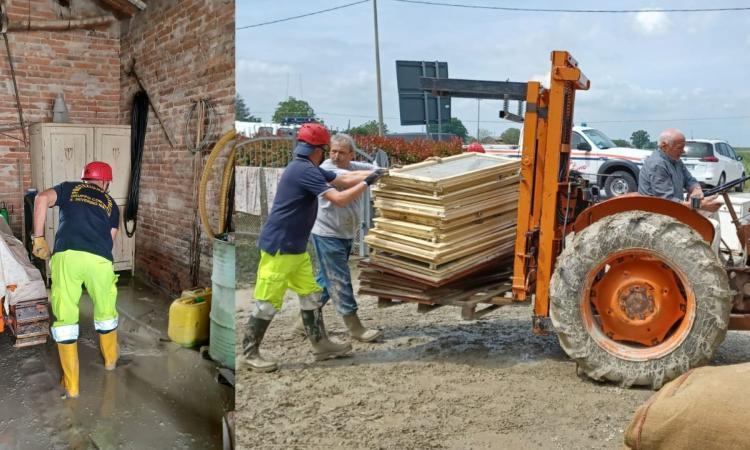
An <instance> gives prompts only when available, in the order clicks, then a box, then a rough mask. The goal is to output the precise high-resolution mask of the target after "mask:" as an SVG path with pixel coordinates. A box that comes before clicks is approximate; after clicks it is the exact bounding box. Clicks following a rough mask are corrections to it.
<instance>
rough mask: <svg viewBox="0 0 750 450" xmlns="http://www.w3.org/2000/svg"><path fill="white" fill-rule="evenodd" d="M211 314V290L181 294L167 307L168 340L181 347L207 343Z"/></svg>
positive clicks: (188, 291)
mask: <svg viewBox="0 0 750 450" xmlns="http://www.w3.org/2000/svg"><path fill="white" fill-rule="evenodd" d="M210 312H211V288H203V289H192V290H186V291H183V292H182V297H180V298H178V299H176V300H175V301H173V302H172V305H171V306H170V307H169V327H168V328H167V334H168V335H169V338H170V339H171V340H172V341H173V342H175V343H177V344H180V345H182V346H183V347H195V346H196V345H200V344H202V343H204V342H206V341H208V330H209V325H210V319H209V313H210Z"/></svg>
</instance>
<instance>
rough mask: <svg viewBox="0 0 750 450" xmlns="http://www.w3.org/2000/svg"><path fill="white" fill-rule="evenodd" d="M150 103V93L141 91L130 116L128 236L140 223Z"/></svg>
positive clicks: (125, 223) (126, 210)
mask: <svg viewBox="0 0 750 450" xmlns="http://www.w3.org/2000/svg"><path fill="white" fill-rule="evenodd" d="M148 105H149V101H148V94H146V93H145V92H144V91H139V92H137V93H136V94H135V95H134V96H133V110H132V114H131V118H130V186H129V188H128V204H127V205H126V206H125V216H124V218H123V223H124V225H125V233H126V234H127V235H128V237H133V235H134V234H135V229H136V227H137V224H138V220H137V216H138V185H139V184H140V181H141V159H142V158H143V144H144V142H145V141H146V128H147V127H148ZM128 222H133V228H132V229H130V230H129V229H128Z"/></svg>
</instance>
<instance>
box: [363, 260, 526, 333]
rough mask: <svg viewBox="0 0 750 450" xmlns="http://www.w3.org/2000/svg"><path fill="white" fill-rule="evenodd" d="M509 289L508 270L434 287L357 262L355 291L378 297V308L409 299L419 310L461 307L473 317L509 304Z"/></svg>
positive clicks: (468, 317)
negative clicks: (358, 274) (507, 295)
mask: <svg viewBox="0 0 750 450" xmlns="http://www.w3.org/2000/svg"><path fill="white" fill-rule="evenodd" d="M510 289H511V283H510V272H509V271H504V272H495V271H493V272H490V273H489V274H488V273H484V274H479V275H474V276H468V277H463V278H461V279H459V280H457V281H455V282H453V283H451V284H449V285H446V286H442V287H433V286H429V285H426V284H424V283H422V282H421V281H420V280H414V279H410V278H406V277H403V276H397V275H393V274H392V273H389V272H386V271H383V270H382V269H380V268H379V267H378V266H375V265H373V264H371V263H370V262H369V261H367V260H363V261H361V262H360V287H359V290H358V293H359V294H367V295H373V296H375V297H377V298H378V306H379V307H387V306H391V305H393V304H395V303H403V302H410V303H416V304H417V310H418V311H420V312H429V311H431V310H433V309H435V308H438V307H441V306H446V305H451V306H458V307H460V308H461V316H462V317H463V318H464V319H466V320H472V319H476V318H478V317H481V316H483V315H485V314H487V313H489V312H491V311H493V310H495V309H497V308H499V307H500V306H503V305H509V304H511V303H512V299H510V298H507V297H505V296H504V295H505V294H507V293H509V292H510ZM480 306H483V308H481V309H480Z"/></svg>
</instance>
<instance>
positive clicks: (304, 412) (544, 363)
mask: <svg viewBox="0 0 750 450" xmlns="http://www.w3.org/2000/svg"><path fill="white" fill-rule="evenodd" d="M250 292H251V291H250V290H243V291H239V293H240V295H239V296H238V307H239V308H240V311H239V312H238V319H239V322H238V323H239V324H241V323H243V321H244V319H245V318H246V317H247V314H248V313H249V295H250ZM359 303H360V315H361V317H362V318H363V320H364V321H365V322H366V324H367V325H370V326H379V327H381V328H382V329H383V330H384V332H385V336H384V339H383V341H382V343H376V344H363V343H358V342H354V343H353V345H354V355H353V356H352V357H350V358H345V359H339V360H334V361H326V362H315V361H314V360H313V358H312V355H311V353H310V350H309V346H308V344H307V342H306V341H305V340H304V339H303V338H302V337H298V336H295V335H294V334H293V332H292V327H293V324H294V320H295V319H296V318H297V317H298V309H297V308H298V306H297V301H296V299H294V297H293V296H289V300H288V301H287V303H286V304H285V305H284V309H283V311H282V312H281V313H280V314H279V315H278V316H277V317H276V318H275V319H274V322H273V323H272V325H271V327H270V328H269V331H268V334H267V337H266V340H265V341H264V343H263V347H262V350H263V351H264V353H265V355H267V356H270V357H273V358H276V359H277V360H279V361H280V362H281V368H280V370H279V371H278V372H275V373H271V374H256V373H250V372H249V371H238V372H237V380H238V385H237V386H238V387H237V397H236V402H237V411H238V413H237V431H236V433H237V441H238V444H239V447H238V448H242V449H251V448H347V449H348V448H353V449H354V448H368V449H369V448H375V449H402V448H420V449H504V448H507V449H537V448H541V449H584V448H591V449H616V448H619V447H620V445H621V443H622V435H623V431H624V429H625V427H626V426H627V424H628V422H629V421H630V418H631V416H632V414H633V412H634V411H635V409H636V408H637V407H638V406H639V405H640V404H641V403H642V402H644V401H645V400H646V399H647V398H648V397H649V396H650V395H651V394H652V391H651V390H648V389H621V388H619V387H618V386H615V385H611V384H603V383H597V382H593V381H591V380H589V379H587V378H585V377H582V376H578V375H577V374H576V365H575V363H573V362H572V361H570V360H569V359H568V358H567V356H566V355H565V354H564V353H563V351H562V349H561V348H560V347H559V345H558V343H557V339H556V337H555V336H554V335H550V336H536V335H534V334H532V332H531V321H530V316H531V309H530V308H529V307H528V306H512V307H505V308H500V309H498V310H496V311H494V312H492V313H490V314H488V315H487V316H485V317H483V318H482V319H480V320H477V321H463V320H461V318H460V310H459V309H457V308H451V307H443V308H439V309H437V310H434V311H432V312H429V313H427V314H421V313H417V311H416V306H415V305H413V304H404V305H399V306H394V307H390V308H381V309H379V308H377V302H376V301H375V299H374V298H373V297H368V296H364V297H360V298H359ZM325 318H326V323H327V324H328V328H329V331H330V334H331V335H332V336H333V337H335V338H337V339H339V340H343V339H346V335H345V334H344V326H343V323H342V322H341V320H340V319H339V318H338V317H337V316H335V312H334V311H333V308H332V307H331V306H329V307H326V317H325ZM239 329H241V326H240V325H238V331H239ZM238 342H239V339H238ZM746 361H750V333H747V332H729V333H728V335H727V339H726V340H725V342H724V344H723V345H722V347H721V348H720V349H719V351H718V353H717V355H716V357H715V359H714V362H713V364H731V363H737V362H746Z"/></svg>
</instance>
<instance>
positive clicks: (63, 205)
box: [53, 182, 120, 261]
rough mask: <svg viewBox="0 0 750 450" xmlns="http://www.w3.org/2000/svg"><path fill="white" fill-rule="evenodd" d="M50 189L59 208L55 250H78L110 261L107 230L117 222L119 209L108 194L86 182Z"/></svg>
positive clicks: (109, 233)
mask: <svg viewBox="0 0 750 450" xmlns="http://www.w3.org/2000/svg"><path fill="white" fill-rule="evenodd" d="M53 189H54V190H55V192H56V193H57V202H55V206H59V207H60V226H59V227H58V228H57V234H56V235H55V253H57V252H63V251H65V250H78V251H82V252H88V253H93V254H95V255H99V256H101V257H102V258H106V259H108V260H110V261H112V260H113V258H112V233H111V230H112V228H118V227H119V225H120V210H119V208H118V207H117V205H116V204H115V202H114V200H113V199H112V197H111V196H110V195H109V194H107V193H106V192H104V191H103V190H102V189H100V188H99V186H96V185H95V184H88V183H80V182H65V183H60V184H58V185H57V186H55V187H54V188H53Z"/></svg>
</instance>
